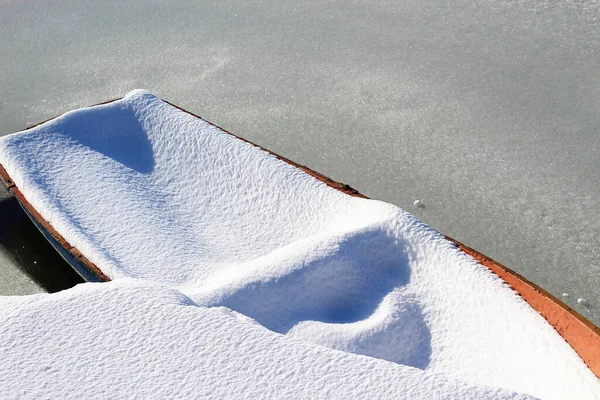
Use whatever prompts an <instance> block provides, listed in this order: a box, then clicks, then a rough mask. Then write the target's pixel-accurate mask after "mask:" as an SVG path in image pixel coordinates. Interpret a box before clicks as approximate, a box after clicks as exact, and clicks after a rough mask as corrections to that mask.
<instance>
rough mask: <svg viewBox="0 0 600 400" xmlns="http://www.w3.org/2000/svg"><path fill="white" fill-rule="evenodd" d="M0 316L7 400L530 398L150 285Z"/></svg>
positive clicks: (15, 306)
mask: <svg viewBox="0 0 600 400" xmlns="http://www.w3.org/2000/svg"><path fill="white" fill-rule="evenodd" d="M0 307H1V309H2V313H0V392H1V394H2V398H3V399H9V398H15V399H16V398H19V399H39V398H56V399H59V398H61V399H62V398H79V399H92V398H94V399H108V398H139V399H149V398H152V399H176V398H177V399H204V398H219V399H223V398H230V399H239V398H251V399H264V398H273V399H281V398H322V399H331V398H340V399H348V398H355V399H381V398H389V399H442V398H444V399H451V398H452V399H474V398H478V399H484V398H485V399H492V398H493V399H525V398H527V396H524V395H518V394H515V393H511V392H509V391H503V390H501V389H493V388H483V387H481V388H477V387H473V386H469V385H467V384H464V383H462V382H460V381H457V380H452V379H447V378H444V377H442V376H439V375H436V374H430V373H427V372H423V371H420V370H418V369H415V368H409V367H404V366H401V365H396V364H393V363H388V362H385V361H381V360H376V359H373V358H367V357H362V356H356V355H353V354H348V353H342V352H338V351H334V350H331V349H326V348H323V347H319V346H315V345H310V344H308V343H304V342H301V341H298V340H293V339H288V338H285V337H283V336H281V335H278V334H275V333H273V332H269V331H267V330H265V329H264V328H262V327H260V326H258V325H255V324H251V323H248V322H247V321H246V318H244V317H243V316H240V315H238V314H236V313H235V312H232V311H230V310H228V309H225V308H205V307H198V306H197V305H196V304H194V302H193V301H192V300H190V299H189V298H187V297H186V296H184V295H182V294H181V293H180V292H177V291H175V290H172V289H168V288H165V287H160V286H157V285H152V284H148V283H140V282H132V281H128V280H120V281H118V282H110V283H107V284H97V283H96V284H84V285H78V286H77V287H75V288H74V289H71V290H67V291H63V292H60V293H58V294H54V295H33V296H29V297H21V298H18V297H1V298H0Z"/></svg>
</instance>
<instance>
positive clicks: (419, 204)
mask: <svg viewBox="0 0 600 400" xmlns="http://www.w3.org/2000/svg"><path fill="white" fill-rule="evenodd" d="M413 206H415V207H416V208H425V204H423V202H422V201H421V200H415V201H414V203H413Z"/></svg>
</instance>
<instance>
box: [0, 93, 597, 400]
mask: <svg viewBox="0 0 600 400" xmlns="http://www.w3.org/2000/svg"><path fill="white" fill-rule="evenodd" d="M0 162H1V163H2V164H3V165H4V167H5V168H6V170H7V171H8V172H9V174H10V175H11V176H12V178H13V179H14V181H15V183H16V184H17V186H18V187H19V188H20V189H21V190H22V192H23V193H24V194H25V196H26V197H27V198H28V199H29V201H30V202H31V204H32V205H33V206H34V207H35V208H36V209H37V210H39V212H40V213H41V214H42V216H44V218H46V219H47V220H48V221H49V222H50V223H51V224H52V225H53V226H54V227H55V228H56V229H57V231H58V232H60V233H61V234H62V235H63V236H64V237H65V238H66V239H67V240H68V241H69V242H70V243H71V244H72V245H73V246H75V247H77V248H78V249H80V250H81V251H82V252H83V253H84V254H86V256H87V257H88V258H89V259H90V260H91V261H92V262H94V263H95V264H96V265H98V266H99V267H100V268H101V269H102V270H103V271H104V272H105V273H106V274H107V275H108V276H109V277H111V278H112V279H114V280H119V279H123V278H139V279H144V280H146V281H154V282H158V283H161V284H164V285H167V286H168V287H171V288H173V289H176V290H178V291H179V292H181V293H183V295H185V296H187V297H189V298H190V299H191V301H193V302H194V303H195V304H197V305H198V306H203V307H227V308H228V309H231V310H234V311H235V312H237V313H241V314H243V315H245V319H244V320H245V321H247V322H249V321H250V319H251V320H252V321H255V322H256V323H258V324H260V325H262V326H263V327H264V328H268V329H269V330H271V331H274V332H277V333H281V334H285V335H287V336H288V339H289V340H290V342H289V343H290V346H294V345H293V344H292V343H297V341H296V340H295V339H301V340H302V341H306V342H310V343H313V344H319V345H323V346H327V347H331V348H333V349H338V350H342V351H346V352H350V353H356V354H361V355H367V356H371V357H375V358H379V359H382V360H387V361H391V362H393V363H397V364H401V365H404V366H406V367H407V368H408V367H414V368H419V369H422V370H425V371H427V372H431V373H439V374H444V375H446V376H448V377H449V378H456V379H460V380H462V381H464V382H466V383H468V384H471V385H477V386H486V387H487V386H493V387H502V388H507V389H509V390H514V391H518V392H523V393H528V394H531V395H535V396H540V397H543V398H593V397H594V393H596V394H597V393H600V384H599V382H598V380H597V379H596V378H595V377H594V376H593V375H592V373H591V372H590V371H589V370H588V369H587V367H586V366H585V365H584V364H583V362H582V361H581V359H579V357H578V356H577V355H576V354H575V353H574V352H573V350H572V349H571V348H570V347H569V346H568V345H567V344H566V342H564V341H563V339H562V338H561V337H560V336H559V335H558V334H557V333H556V332H555V331H554V329H553V328H552V327H551V326H550V325H549V324H547V323H546V321H545V320H544V319H543V318H541V317H540V316H539V315H538V314H537V313H536V312H535V311H534V310H533V309H531V308H530V307H529V306H528V305H527V304H526V303H525V302H524V301H523V300H522V299H521V298H520V297H518V296H517V295H516V294H515V293H514V292H513V291H512V290H510V289H509V288H508V287H507V286H506V285H505V284H504V283H503V282H502V281H501V280H500V279H499V278H498V277H497V276H495V275H493V274H492V273H490V272H489V271H488V270H487V269H486V268H484V267H482V266H481V265H480V264H478V263H476V262H475V261H474V260H472V259H471V258H470V257H468V256H466V255H464V254H463V253H462V252H460V251H459V250H457V249H456V248H455V247H454V245H452V244H451V243H449V242H448V241H446V240H445V239H443V237H441V235H439V234H438V233H437V232H435V231H434V230H432V229H430V228H429V227H427V226H426V225H424V224H422V223H421V222H420V221H418V220H417V219H416V218H414V217H413V216H411V215H410V214H408V213H407V212H405V211H403V210H401V209H399V208H397V207H395V206H393V205H390V204H386V203H383V202H379V201H375V200H366V199H359V198H353V197H350V196H347V195H345V194H342V193H340V192H339V191H336V190H334V189H332V188H330V187H328V186H326V185H325V184H323V183H322V182H320V181H318V180H316V179H315V178H313V177H311V176H309V175H307V174H305V173H304V172H302V171H301V170H299V169H297V168H295V167H293V166H291V165H289V164H287V163H285V162H283V161H281V160H278V159H277V158H276V157H274V156H272V155H270V154H268V153H266V152H264V151H262V150H260V149H259V148H257V147H255V146H253V145H251V144H249V143H246V142H243V141H241V140H239V139H237V138H235V137H234V136H231V135H229V134H226V133H224V132H223V131H221V130H220V129H218V128H216V127H214V126H212V125H210V124H209V123H207V122H205V121H202V120H200V119H198V118H196V117H193V116H191V115H189V114H187V113H184V112H182V111H179V110H177V109H176V108H174V107H172V106H170V105H168V104H166V103H164V102H162V101H161V100H160V99H158V98H156V97H155V96H153V95H151V94H150V93H147V92H144V91H134V92H131V93H130V94H129V95H127V96H126V97H125V98H124V99H123V100H120V101H117V102H113V103H111V104H108V105H102V106H96V107H92V108H85V109H81V110H77V111H73V112H69V113H67V114H65V115H63V116H61V117H59V118H57V119H55V120H52V121H50V122H48V123H45V124H43V125H40V126H38V127H36V128H34V129H31V130H28V131H24V132H22V133H17V134H14V135H10V136H6V137H3V138H1V139H0ZM77 290H84V289H77ZM94 290H100V289H94ZM65 296H68V295H65ZM52 298H53V297H50V298H49V299H52ZM55 298H62V297H60V296H59V297H55ZM32 299H38V298H37V297H34V298H32ZM7 301H8V300H7ZM15 301H21V302H25V303H26V302H27V300H15ZM157 301H158V300H157ZM47 303H48V304H52V301H51V300H50V301H47ZM115 304H116V303H115ZM49 307H50V305H49ZM52 307H53V306H52ZM127 307H129V306H127ZM127 307H125V308H127ZM101 308H102V307H100V306H98V307H95V308H94V307H92V308H90V310H94V309H96V310H99V309H101ZM109 308H110V306H109ZM113 311H114V310H113ZM82 312H83V311H82ZM115 312H116V311H115ZM203 312H204V311H203ZM15 315H17V314H15ZM215 315H216V314H215ZM91 317H92V316H85V315H84V314H82V315H81V317H80V318H83V319H86V318H91ZM248 317H249V318H248ZM44 318H47V319H48V321H54V320H56V318H54V317H53V316H52V312H49V314H48V316H46V317H44ZM18 319H19V318H17V320H18ZM199 325H201V324H199ZM216 325H218V324H216ZM5 326H6V325H5ZM98 326H99V327H101V326H102V324H99V325H98ZM140 326H145V327H146V329H154V328H152V327H151V326H150V325H149V324H145V323H140ZM6 329H11V328H6ZM261 329H262V328H261ZM265 332H266V331H265ZM104 334H105V333H102V332H99V335H104ZM82 340H83V338H82ZM131 351H135V350H133V349H132V350H131ZM41 356H42V357H43V356H44V355H43V354H42V355H41ZM27 357H30V355H27ZM134 360H135V358H132V362H134ZM135 362H136V363H137V361H135ZM215 362H217V360H215ZM32 373H33V372H32ZM90 373H92V372H91V371H90ZM363 373H364V374H366V375H369V374H370V372H369V371H368V369H365V370H363Z"/></svg>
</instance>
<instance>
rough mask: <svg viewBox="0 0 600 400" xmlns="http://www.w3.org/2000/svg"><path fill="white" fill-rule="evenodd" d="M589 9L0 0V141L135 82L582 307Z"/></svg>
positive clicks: (590, 233)
mask: <svg viewBox="0 0 600 400" xmlns="http://www.w3.org/2000/svg"><path fill="white" fill-rule="evenodd" d="M599 7H600V6H599V5H598V3H597V2H596V1H591V0H589V1H576V2H574V1H542V0H537V1H526V2H524V1H509V0H505V1H489V0H476V1H472V0H459V1H453V2H443V1H407V2H391V1H386V2H366V1H365V2H341V1H338V2H326V3H322V2H310V1H308V2H304V1H303V2H268V1H265V2H261V3H260V4H246V3H243V4H241V3H240V2H233V1H220V2H218V4H215V3H214V2H201V1H194V2H189V1H171V2H162V1H148V2H143V4H142V3H141V2H136V1H131V2H123V1H103V2H95V1H79V0H77V1H76V0H72V1H61V0H59V1H52V2H48V1H37V2H21V1H3V2H1V3H0V37H2V38H3V40H2V41H0V70H1V71H2V74H1V75H0V88H1V89H0V90H1V93H2V100H1V102H0V121H1V122H0V124H1V125H0V134H7V133H11V132H14V131H17V130H19V129H21V128H23V127H24V126H25V125H27V124H28V123H34V122H37V121H40V120H43V119H45V118H49V117H52V116H54V115H56V114H59V113H62V112H64V111H67V110H69V109H72V108H74V107H79V106H82V105H87V104H93V103H96V102H99V101H104V100H106V99H108V98H112V97H118V96H122V95H124V94H125V93H127V92H128V91H129V90H130V89H132V88H135V87H145V88H148V89H151V90H152V91H153V92H155V93H156V94H158V95H160V96H162V97H164V98H167V99H169V100H171V101H173V102H175V103H176V104H179V105H181V106H183V107H185V108H187V109H190V110H192V111H194V112H197V113H200V114H201V115H202V116H204V117H206V118H207V119H209V120H212V121H214V122H215V123H218V124H219V125H221V126H224V127H226V128H227V129H229V130H231V131H233V132H236V133H238V134H241V135H243V136H245V137H246V138H248V139H250V140H252V141H255V142H258V143H259V144H261V145H264V146H265V147H267V148H270V149H272V150H274V151H276V152H279V153H281V154H284V155H286V156H288V157H290V158H291V159H294V160H296V161H298V162H300V163H303V164H307V165H309V166H310V167H311V168H313V169H315V170H317V171H319V172H322V173H324V174H326V175H328V176H330V177H332V178H333V179H336V180H340V181H343V182H346V183H349V184H351V185H352V186H353V187H356V188H358V189H359V190H360V191H362V192H364V193H365V194H367V195H368V196H370V197H373V198H377V199H382V200H386V201H390V202H392V203H395V204H397V205H400V206H402V207H406V208H410V207H411V205H412V202H413V201H414V199H415V198H419V199H421V201H423V202H424V203H425V204H427V205H428V207H427V208H426V209H423V210H414V211H415V213H417V215H418V216H419V217H420V218H422V219H423V220H424V221H425V222H427V223H429V224H431V225H432V226H433V227H435V228H436V229H438V230H439V231H441V232H443V233H445V234H448V235H450V236H453V237H455V238H456V239H458V240H461V241H463V242H465V243H466V244H468V245H469V246H472V247H474V248H476V249H478V250H480V251H482V252H483V253H485V254H486V255H488V256H490V257H493V258H495V259H497V260H499V261H500V262H503V263H505V264H506V265H507V266H509V267H511V268H513V269H515V270H516V271H518V272H520V273H522V274H524V275H525V276H526V277H528V278H529V279H531V280H533V281H534V282H536V283H538V284H540V285H541V286H543V287H545V288H547V289H549V290H550V291H551V292H552V293H555V294H557V295H558V294H560V293H562V292H564V291H567V292H569V293H572V294H573V296H571V297H570V298H567V299H565V301H567V302H568V304H569V305H570V306H573V307H575V308H576V309H577V310H579V311H581V312H583V313H584V315H586V316H587V317H589V318H591V319H592V320H593V321H594V322H596V323H600V314H599V312H600V311H599V310H600V307H594V308H590V310H589V311H588V310H587V309H585V308H584V307H582V306H581V305H579V304H578V303H577V302H576V299H577V298H578V297H585V298H587V299H589V301H590V304H595V305H598V304H600V292H599V289H598V288H600V242H599V240H600V218H598V215H600V174H599V173H598V171H600V135H598V132H599V131H600V112H599V110H600V22H599V21H600V10H599Z"/></svg>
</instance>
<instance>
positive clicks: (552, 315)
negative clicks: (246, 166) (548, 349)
mask: <svg viewBox="0 0 600 400" xmlns="http://www.w3.org/2000/svg"><path fill="white" fill-rule="evenodd" d="M116 100H120V99H114V100H109V101H106V102H103V103H99V104H96V105H101V104H108V103H111V102H114V101H116ZM164 101H165V102H166V103H167V104H170V105H171V106H173V107H175V108H177V109H179V110H181V111H183V112H185V113H187V114H190V115H192V116H194V117H196V118H199V119H202V120H203V121H205V122H207V123H209V124H211V125H212V126H214V127H216V128H219V129H221V130H222V131H224V132H226V133H228V134H230V135H232V136H234V137H236V138H238V139H240V140H242V141H244V142H246V143H250V144H251V145H253V146H256V147H258V148H260V149H261V150H263V151H266V152H267V153H269V154H271V155H273V156H274V157H277V158H278V159H280V160H282V161H284V162H286V163H288V164H290V165H292V166H294V167H296V168H299V169H301V170H302V171H304V172H305V173H307V174H309V175H310V176H312V177H314V178H316V179H318V180H320V181H321V182H323V183H325V184H327V185H328V186H330V187H332V188H334V189H336V190H339V191H341V192H343V193H346V194H347V195H349V196H354V197H360V198H365V199H366V198H368V197H367V196H365V195H363V194H361V193H360V192H358V191H357V190H356V189H353V188H352V187H350V186H348V185H345V184H343V183H340V182H336V181H334V180H332V179H330V178H328V177H326V176H325V175H322V174H320V173H318V172H316V171H313V170H312V169H310V168H308V167H307V166H305V165H301V164H298V163H296V162H294V161H292V160H289V159H287V158H285V157H282V156H280V155H279V154H277V153H274V152H272V151H270V150H267V149H265V148H264V147H261V146H258V145H257V144H255V143H252V142H250V141H249V140H246V139H244V138H241V137H239V136H237V135H234V134H232V133H231V132H228V131H227V130H225V129H223V128H221V127H219V126H217V125H215V124H213V123H211V122H209V121H206V120H204V119H203V118H202V117H200V116H198V115H196V114H194V113H191V112H189V111H187V110H185V109H183V108H181V107H179V106H176V105H175V104H172V103H170V102H168V101H166V100H164ZM52 119H54V118H51V119H49V120H47V121H44V122H48V121H50V120H52ZM44 122H41V123H39V124H36V125H33V126H31V127H29V128H27V129H31V128H33V127H36V126H38V125H40V124H42V123H44ZM0 177H1V178H2V179H3V180H4V182H5V183H6V184H7V186H8V187H9V189H10V190H11V191H12V192H13V193H14V194H15V196H16V197H17V198H18V199H19V201H21V204H23V205H24V207H25V208H27V210H28V211H29V212H30V213H31V214H32V215H33V216H34V218H35V219H36V220H37V221H38V222H39V223H40V224H41V225H42V226H43V227H44V228H45V229H46V230H47V231H48V232H49V233H50V234H51V235H52V236H53V237H54V238H55V239H56V240H57V242H59V243H60V244H61V245H62V246H63V247H64V248H65V250H67V251H68V252H69V253H71V254H72V255H73V256H74V257H75V258H76V259H78V260H79V261H80V262H81V263H82V264H84V265H85V266H86V267H87V268H89V269H90V270H91V271H93V272H94V273H95V274H96V275H98V276H99V277H100V278H101V279H102V280H104V281H109V280H110V279H109V278H108V277H107V276H106V275H105V274H104V273H103V272H102V271H101V270H100V269H99V268H98V267H97V266H96V265H95V264H94V263H92V262H91V261H89V260H88V259H87V258H86V257H85V256H84V255H83V254H82V253H81V252H80V251H79V250H78V249H76V248H75V247H73V246H71V245H70V244H69V243H68V242H67V241H66V240H65V239H64V238H63V237H62V235H61V234H60V233H58V232H57V231H56V230H55V229H54V228H53V227H52V225H50V223H49V222H48V221H46V220H45V219H44V218H43V217H42V216H41V215H40V214H39V213H38V212H37V210H35V209H34V208H33V206H31V204H30V203H29V202H28V201H27V199H26V198H25V196H23V194H22V193H21V191H20V190H19V189H18V188H17V187H16V185H15V184H14V182H13V181H12V179H11V178H10V176H9V175H8V173H7V172H6V171H5V170H4V168H3V167H2V165H0ZM444 237H445V238H446V239H447V240H449V241H450V242H452V243H454V244H455V245H456V246H457V247H458V248H459V249H460V250H462V251H463V252H464V253H466V254H468V255H469V256H471V257H473V258H474V259H475V260H477V261H478V262H479V263H481V264H482V265H483V266H485V267H487V268H488V269H489V270H490V271H492V272H493V273H495V274H496V275H498V276H499V277H500V278H501V279H502V280H504V281H505V282H506V283H507V284H508V285H509V286H510V287H511V288H512V289H513V290H515V291H516V292H517V293H518V294H519V295H520V296H521V297H522V298H523V299H524V300H525V301H526V302H527V303H528V304H529V305H530V306H531V307H532V308H533V309H534V310H536V311H537V312H538V313H539V314H540V315H542V316H543V317H544V318H545V319H546V321H548V323H549V324H550V325H552V326H553V327H554V329H556V331H557V332H558V333H559V334H560V335H561V336H562V337H563V338H564V339H565V341H566V342H567V343H569V345H570V346H571V347H572V348H573V349H574V350H575V352H577V354H579V356H580V357H581V358H582V359H583V361H584V362H585V364H586V365H587V366H588V367H589V368H590V370H591V371H592V372H593V373H594V375H596V376H597V377H598V378H600V329H599V328H598V327H597V326H595V325H594V324H592V323H591V322H590V321H588V320H587V319H586V318H585V317H583V316H582V315H581V314H579V313H578V312H577V311H575V310H573V309H572V308H570V307H569V306H567V305H566V304H564V303H563V302H562V301H560V300H559V299H557V298H556V297H554V296H552V295H551V294H550V293H548V292H547V291H545V290H544V289H542V288H541V287H539V286H537V285H536V284H534V283H532V282H530V281H528V280H527V279H525V278H524V277H522V276H521V275H519V274H517V273H516V272H514V271H512V270H511V269H509V268H507V267H505V266H504V265H502V264H500V263H498V262H496V261H494V260H492V259H491V258H489V257H487V256H485V255H483V254H481V253H479V252H478V251H476V250H474V249H472V248H470V247H468V246H465V245H464V244H462V243H460V242H459V241H457V240H455V239H452V238H451V237H448V236H444Z"/></svg>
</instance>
